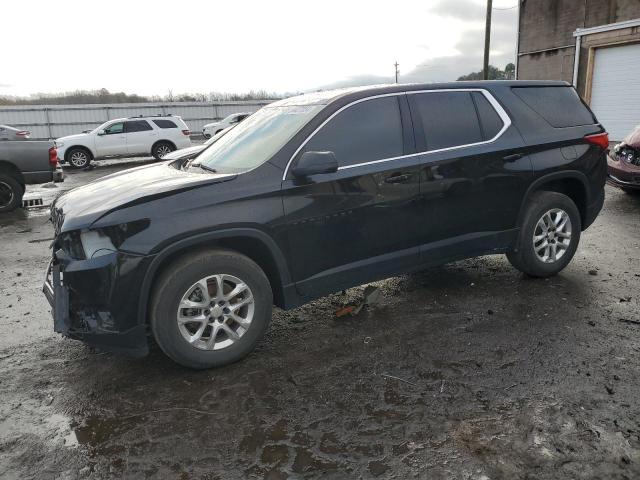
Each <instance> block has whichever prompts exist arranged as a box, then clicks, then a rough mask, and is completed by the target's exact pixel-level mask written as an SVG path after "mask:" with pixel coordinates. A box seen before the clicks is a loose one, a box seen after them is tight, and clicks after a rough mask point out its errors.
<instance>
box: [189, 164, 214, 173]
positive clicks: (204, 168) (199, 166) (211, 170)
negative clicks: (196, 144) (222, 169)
mask: <svg viewBox="0 0 640 480" xmlns="http://www.w3.org/2000/svg"><path fill="white" fill-rule="evenodd" d="M189 167H198V168H200V169H202V170H206V171H207V172H211V173H218V171H217V170H216V169H215V168H211V167H207V166H206V165H203V164H201V163H191V164H189Z"/></svg>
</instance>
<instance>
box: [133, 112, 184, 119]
mask: <svg viewBox="0 0 640 480" xmlns="http://www.w3.org/2000/svg"><path fill="white" fill-rule="evenodd" d="M151 117H173V114H171V113H167V114H164V113H156V114H154V115H134V116H133V117H127V118H151Z"/></svg>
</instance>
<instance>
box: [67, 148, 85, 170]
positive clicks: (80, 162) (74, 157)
mask: <svg viewBox="0 0 640 480" xmlns="http://www.w3.org/2000/svg"><path fill="white" fill-rule="evenodd" d="M88 161H89V157H88V156H87V154H86V153H85V152H82V151H78V152H73V154H71V157H70V158H69V162H70V163H71V165H73V166H74V167H76V168H81V167H84V166H85V165H86V164H87V162H88Z"/></svg>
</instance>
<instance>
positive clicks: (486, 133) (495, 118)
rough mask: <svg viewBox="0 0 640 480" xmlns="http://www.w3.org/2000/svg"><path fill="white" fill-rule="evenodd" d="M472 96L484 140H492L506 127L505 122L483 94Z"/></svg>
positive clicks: (477, 93)
mask: <svg viewBox="0 0 640 480" xmlns="http://www.w3.org/2000/svg"><path fill="white" fill-rule="evenodd" d="M471 96H472V97H473V102H474V103H475V105H476V110H477V111H478V118H479V119H480V128H481V130H482V138H483V139H484V140H491V139H492V138H494V137H495V136H496V135H497V134H498V133H499V132H500V130H501V129H502V127H503V126H504V122H503V121H502V119H501V118H500V115H498V112H496V110H495V109H494V108H493V107H492V106H491V104H490V103H489V100H487V97H485V96H484V95H483V94H482V93H480V92H472V93H471Z"/></svg>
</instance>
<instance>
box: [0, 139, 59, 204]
mask: <svg viewBox="0 0 640 480" xmlns="http://www.w3.org/2000/svg"><path fill="white" fill-rule="evenodd" d="M63 180H64V177H63V174H62V168H61V167H60V163H59V162H58V153H57V151H56V148H55V145H54V143H53V142H52V141H34V140H29V141H23V140H19V141H16V140H8V141H3V142H0V213H4V212H10V211H12V210H14V209H16V208H18V207H19V206H20V205H22V197H23V195H24V191H25V186H26V185H27V184H32V183H47V182H62V181H63Z"/></svg>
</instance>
